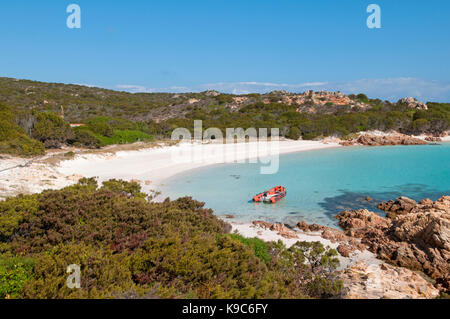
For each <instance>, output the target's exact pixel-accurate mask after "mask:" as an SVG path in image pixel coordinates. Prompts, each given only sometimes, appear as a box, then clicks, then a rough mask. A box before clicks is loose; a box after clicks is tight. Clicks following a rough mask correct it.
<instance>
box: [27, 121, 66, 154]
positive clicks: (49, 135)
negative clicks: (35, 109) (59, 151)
mask: <svg viewBox="0 0 450 319" xmlns="http://www.w3.org/2000/svg"><path fill="white" fill-rule="evenodd" d="M35 117H36V123H35V124H34V127H33V129H32V131H31V136H32V137H33V138H35V139H37V140H38V141H40V142H42V143H44V145H45V147H47V148H55V147H60V146H61V145H62V144H65V143H66V142H67V140H68V139H70V138H72V136H73V131H72V129H71V127H70V125H69V124H68V123H66V122H64V120H63V119H62V118H60V117H59V116H58V115H56V114H55V113H50V112H45V113H36V114H35Z"/></svg>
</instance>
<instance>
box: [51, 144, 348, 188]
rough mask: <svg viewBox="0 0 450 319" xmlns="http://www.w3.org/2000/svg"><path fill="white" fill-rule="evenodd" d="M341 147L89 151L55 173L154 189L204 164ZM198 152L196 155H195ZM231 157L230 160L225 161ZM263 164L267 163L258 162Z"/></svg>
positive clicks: (186, 146) (225, 146)
mask: <svg viewBox="0 0 450 319" xmlns="http://www.w3.org/2000/svg"><path fill="white" fill-rule="evenodd" d="M332 147H340V145H339V144H338V143H326V142H325V143H324V142H321V141H280V142H279V143H278V142H267V143H260V144H259V143H257V142H252V143H239V144H193V143H182V144H179V145H175V146H169V147H167V146H163V147H160V148H151V149H142V150H137V151H126V152H117V153H115V154H103V155H98V154H88V155H82V156H77V157H76V158H75V159H73V160H69V161H63V162H61V163H60V165H59V167H58V168H57V170H58V172H59V173H61V174H63V175H65V176H70V175H73V174H78V175H82V176H84V177H94V176H95V177H98V178H99V180H100V181H103V180H108V179H111V178H121V179H124V180H138V181H141V182H142V183H141V184H142V186H143V190H144V191H149V190H150V189H153V190H157V189H158V187H159V186H161V185H162V184H163V183H164V180H165V179H167V178H169V177H172V176H174V175H177V174H180V173H183V172H186V171H189V170H192V169H197V168H200V167H205V166H209V165H220V164H226V163H232V162H243V163H245V162H249V161H250V160H253V161H258V159H257V158H256V157H257V156H258V154H262V155H267V156H274V155H276V154H280V155H281V154H287V153H295V152H302V151H312V150H319V149H325V148H332ZM198 154H200V156H199V158H195V157H196V156H197V155H198ZM230 158H232V160H228V159H230ZM261 165H262V166H265V165H267V164H263V163H261Z"/></svg>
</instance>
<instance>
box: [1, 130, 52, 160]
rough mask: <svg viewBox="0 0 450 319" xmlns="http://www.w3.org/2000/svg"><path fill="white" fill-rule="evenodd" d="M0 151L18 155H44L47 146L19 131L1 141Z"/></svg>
mask: <svg viewBox="0 0 450 319" xmlns="http://www.w3.org/2000/svg"><path fill="white" fill-rule="evenodd" d="M0 153H4V154H12V155H18V156H35V155H44V154H45V147H44V144H42V143H41V142H39V141H36V140H34V139H31V138H29V137H28V136H26V135H25V134H20V133H19V134H17V136H16V137H14V138H12V139H10V140H8V141H3V142H0Z"/></svg>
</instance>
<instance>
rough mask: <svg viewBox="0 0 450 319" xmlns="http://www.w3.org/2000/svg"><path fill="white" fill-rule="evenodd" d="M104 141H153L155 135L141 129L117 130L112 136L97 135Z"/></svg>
mask: <svg viewBox="0 0 450 319" xmlns="http://www.w3.org/2000/svg"><path fill="white" fill-rule="evenodd" d="M96 137H97V138H98V139H99V140H100V141H101V142H102V145H113V144H128V143H135V142H142V141H152V140H153V137H152V136H150V135H148V134H146V133H143V132H141V131H134V130H125V131H121V130H115V131H114V135H113V136H112V137H105V136H101V135H96Z"/></svg>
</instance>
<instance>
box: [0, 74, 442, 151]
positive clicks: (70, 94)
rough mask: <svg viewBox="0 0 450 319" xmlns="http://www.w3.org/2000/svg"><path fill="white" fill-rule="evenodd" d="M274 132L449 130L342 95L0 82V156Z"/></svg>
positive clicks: (411, 106) (405, 103) (424, 112)
mask: <svg viewBox="0 0 450 319" xmlns="http://www.w3.org/2000/svg"><path fill="white" fill-rule="evenodd" d="M194 120H203V122H204V123H203V127H204V128H207V127H218V128H220V129H221V130H223V131H224V132H225V129H226V128H229V127H235V128H236V127H242V128H244V129H245V128H249V127H255V128H273V127H276V128H279V129H280V134H281V136H282V137H286V138H290V139H294V140H297V139H300V138H301V139H305V140H311V139H317V138H323V137H327V136H335V137H339V138H342V139H349V138H351V137H354V136H352V134H353V133H357V132H362V131H370V130H378V131H383V132H386V131H396V132H399V133H402V134H408V135H422V134H428V135H433V136H441V135H445V134H447V133H446V132H447V131H448V130H449V128H450V104H449V103H431V102H428V103H426V104H425V103H423V102H419V101H417V100H416V99H413V98H404V99H401V100H399V101H397V102H390V101H382V100H380V99H369V98H368V97H367V96H366V95H364V94H358V95H345V94H343V93H340V92H325V91H321V92H313V91H307V92H303V93H290V92H286V91H273V92H270V93H266V94H256V93H253V94H246V95H233V94H223V93H220V92H217V91H205V92H201V93H128V92H118V91H113V90H107V89H101V88H95V87H87V86H81V85H73V84H57V83H43V82H35V81H28V80H17V79H11V78H0V121H2V132H1V134H0V153H9V154H15V155H21V156H27V155H28V156H29V155H38V154H42V153H43V152H44V148H58V147H60V146H62V145H67V144H69V145H74V146H81V147H88V148H98V147H101V146H105V145H110V144H124V143H132V142H135V141H145V140H153V139H167V138H170V136H171V133H172V131H173V130H174V129H175V128H177V127H185V128H188V129H191V130H192V129H193V121H194Z"/></svg>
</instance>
